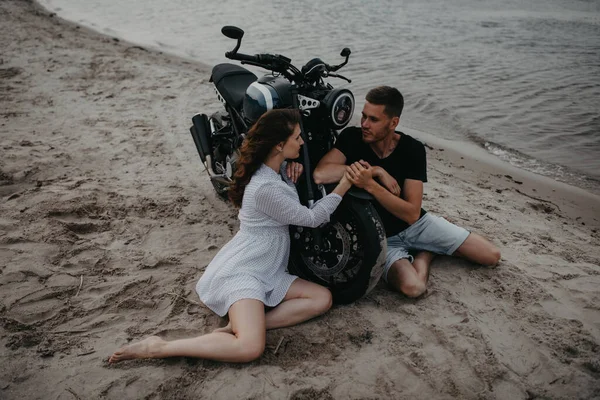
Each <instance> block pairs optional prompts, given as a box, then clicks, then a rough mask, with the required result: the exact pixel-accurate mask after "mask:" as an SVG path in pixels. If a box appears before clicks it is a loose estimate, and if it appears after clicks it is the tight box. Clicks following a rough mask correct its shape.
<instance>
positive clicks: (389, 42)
mask: <svg viewBox="0 0 600 400" xmlns="http://www.w3.org/2000/svg"><path fill="white" fill-rule="evenodd" d="M41 4H42V5H44V6H45V7H46V8H47V9H49V10H52V11H55V12H57V13H58V15H59V16H61V17H63V18H65V19H69V20H72V21H74V22H77V23H79V24H82V25H85V26H88V27H90V28H92V29H95V30H97V31H99V32H102V33H105V34H107V35H111V36H117V37H121V38H124V39H126V40H129V41H132V42H135V43H139V44H140V45H144V46H148V47H152V48H155V49H159V50H161V51H164V52H170V53H172V54H176V55H180V56H184V57H187V58H192V59H195V60H197V61H199V62H202V63H204V64H207V65H213V64H216V63H220V62H226V61H227V60H226V59H225V57H224V53H225V51H228V50H231V49H232V48H233V46H234V44H235V41H233V40H231V39H228V38H226V37H224V36H223V35H222V34H221V33H220V29H221V27H222V26H224V25H236V26H239V27H241V28H242V29H244V31H245V36H244V39H243V42H242V47H241V50H240V51H241V52H244V53H248V54H256V53H261V52H269V53H275V54H283V55H286V56H288V57H290V58H292V60H293V63H294V64H295V65H296V66H298V67H300V66H301V65H303V64H304V63H306V62H307V61H308V60H310V59H311V58H313V57H320V58H322V59H323V60H325V61H326V62H327V63H329V64H336V63H339V62H341V61H342V58H341V57H340V55H339V53H340V51H341V49H342V48H344V47H349V48H350V49H351V50H352V55H351V57H350V62H349V63H348V65H347V66H346V67H344V68H343V69H342V70H340V73H342V74H343V75H345V76H347V77H349V78H350V79H352V83H350V84H348V83H345V82H344V81H341V80H335V79H330V82H331V83H332V84H334V85H335V86H345V87H348V88H350V89H351V90H352V91H353V92H354V94H355V96H356V97H357V111H356V114H358V113H359V111H360V108H361V107H362V104H363V103H364V96H365V94H366V92H367V91H368V89H370V88H372V87H374V86H377V85H382V84H385V85H391V86H395V87H397V88H399V89H400V90H401V91H402V93H403V94H404V97H405V103H406V105H405V109H404V113H403V115H402V118H401V126H406V127H409V128H413V129H416V130H420V131H424V132H428V133H431V134H434V135H436V136H439V137H442V138H445V139H451V140H458V141H460V140H463V141H472V142H475V143H477V144H479V145H480V146H482V147H484V148H485V149H487V150H488V152H489V153H490V154H491V155H493V156H495V157H500V158H502V159H504V160H505V161H508V162H510V163H512V164H514V165H517V166H519V167H521V168H524V169H528V170H530V171H533V172H536V173H539V174H542V175H547V176H551V177H553V178H555V179H557V180H561V181H566V182H571V183H574V184H576V185H578V186H583V187H589V188H592V189H595V190H597V189H598V187H600V100H599V99H600V1H597V0H529V1H526V2H525V1H520V0H429V1H422V0H396V1H391V0H382V1H364V0H329V1H327V2H323V1H317V0H303V1H301V2H299V1H291V0H272V1H267V0H221V1H198V0H195V1H193V0H169V1H166V0H128V1H117V0H86V1H81V0H41Z"/></svg>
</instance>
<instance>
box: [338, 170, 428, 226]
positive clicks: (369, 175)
mask: <svg viewBox="0 0 600 400" xmlns="http://www.w3.org/2000/svg"><path fill="white" fill-rule="evenodd" d="M348 173H349V175H350V178H351V182H352V183H353V184H354V185H356V186H358V187H360V188H363V189H365V190H366V191H367V192H369V193H370V194H371V195H372V196H373V197H375V199H376V200H377V201H378V202H379V204H381V206H382V207H384V208H385V209H386V210H388V211H389V212H390V213H392V214H393V215H394V216H396V217H398V218H400V219H401V220H403V221H404V222H406V223H408V224H411V225H412V224H414V223H415V222H417V221H418V220H419V217H420V215H421V203H422V202H423V182H421V181H419V180H415V179H406V180H405V181H404V186H403V187H402V193H403V194H404V196H403V197H404V199H402V198H400V197H397V196H394V194H392V193H391V192H390V191H388V190H387V189H386V188H385V187H383V186H381V185H380V184H379V183H378V182H377V181H375V180H374V179H373V173H374V171H373V167H364V166H363V165H361V164H360V163H354V164H352V165H351V166H350V167H348Z"/></svg>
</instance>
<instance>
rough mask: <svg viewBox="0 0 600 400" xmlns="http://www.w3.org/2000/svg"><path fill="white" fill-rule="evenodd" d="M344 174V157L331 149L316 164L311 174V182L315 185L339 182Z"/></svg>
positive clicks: (334, 149)
mask: <svg viewBox="0 0 600 400" xmlns="http://www.w3.org/2000/svg"><path fill="white" fill-rule="evenodd" d="M344 172H346V156H345V155H344V153H342V152H341V151H339V150H338V149H336V148H333V149H331V150H329V152H328V153H327V154H325V156H323V158H321V160H320V161H319V163H318V164H317V167H316V168H315V171H314V172H313V180H314V181H315V183H316V184H317V185H320V184H322V183H333V182H339V181H340V179H342V176H344Z"/></svg>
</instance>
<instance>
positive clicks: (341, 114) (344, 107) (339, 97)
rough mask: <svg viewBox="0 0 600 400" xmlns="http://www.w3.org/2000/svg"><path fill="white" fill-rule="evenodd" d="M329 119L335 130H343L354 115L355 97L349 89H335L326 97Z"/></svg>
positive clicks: (324, 100) (324, 101)
mask: <svg viewBox="0 0 600 400" xmlns="http://www.w3.org/2000/svg"><path fill="white" fill-rule="evenodd" d="M323 103H325V106H326V107H327V113H328V119H329V121H330V122H331V125H332V127H333V128H334V129H342V128H343V127H345V126H346V125H348V122H350V119H351V118H352V114H353V113H354V95H353V94H352V92H351V91H350V90H348V89H333V90H332V91H331V92H329V93H328V94H327V96H325V98H324V99H323Z"/></svg>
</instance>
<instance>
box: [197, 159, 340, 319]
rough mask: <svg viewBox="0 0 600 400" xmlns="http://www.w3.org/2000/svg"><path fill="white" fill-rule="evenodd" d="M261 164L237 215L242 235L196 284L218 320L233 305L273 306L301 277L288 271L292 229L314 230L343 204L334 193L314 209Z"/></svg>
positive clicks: (280, 176) (283, 178)
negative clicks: (251, 301) (245, 301)
mask: <svg viewBox="0 0 600 400" xmlns="http://www.w3.org/2000/svg"><path fill="white" fill-rule="evenodd" d="M285 166H286V164H285V163H284V165H283V166H282V168H281V174H278V173H276V172H275V171H273V170H272V169H271V168H270V167H267V166H266V165H264V164H263V165H262V166H261V167H259V169H258V170H257V171H256V172H255V173H254V175H253V176H252V178H251V179H250V182H249V183H248V185H247V186H246V189H245V191H244V197H243V200H242V207H241V209H240V212H239V214H238V218H239V220H240V230H239V231H238V233H236V235H235V236H234V237H233V239H231V240H230V241H229V243H227V244H226V245H225V246H224V247H223V248H222V249H221V250H220V251H219V252H218V253H217V255H216V256H215V258H213V260H212V261H211V262H210V264H209V265H208V266H207V267H206V270H205V271H204V274H203V275H202V277H201V278H200V280H199V281H198V283H197V284H196V291H197V292H198V295H199V296H200V299H201V300H202V302H203V303H204V304H206V306H208V308H210V309H211V310H212V311H214V312H215V313H216V314H218V315H219V316H224V315H225V314H227V312H228V311H229V307H231V305H232V304H233V303H235V302H236V301H238V300H241V299H256V300H260V301H262V302H263V303H264V304H265V305H266V306H269V307H275V306H276V305H278V304H279V303H280V302H281V301H282V300H283V298H284V297H285V295H286V293H287V291H288V289H289V288H290V285H291V284H292V282H293V281H294V280H295V279H296V278H297V276H294V275H291V274H289V273H288V272H287V264H288V258H289V253H290V235H289V229H288V225H299V226H308V227H312V228H316V227H318V226H319V225H321V224H323V223H324V222H327V221H329V217H330V215H331V213H333V211H335V209H336V208H337V206H338V205H339V204H340V201H341V200H342V198H341V196H339V195H337V194H335V193H331V194H329V195H327V196H325V197H324V198H322V199H321V200H319V201H317V202H316V203H315V204H314V205H313V207H312V208H310V209H309V208H307V207H305V206H303V205H302V204H301V203H300V199H299V198H298V193H297V192H296V188H295V186H294V184H293V183H292V182H291V181H290V180H289V179H288V178H287V176H286V174H285Z"/></svg>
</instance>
